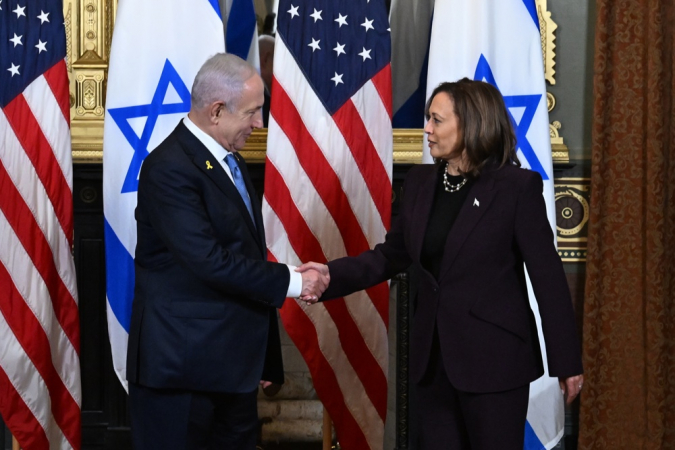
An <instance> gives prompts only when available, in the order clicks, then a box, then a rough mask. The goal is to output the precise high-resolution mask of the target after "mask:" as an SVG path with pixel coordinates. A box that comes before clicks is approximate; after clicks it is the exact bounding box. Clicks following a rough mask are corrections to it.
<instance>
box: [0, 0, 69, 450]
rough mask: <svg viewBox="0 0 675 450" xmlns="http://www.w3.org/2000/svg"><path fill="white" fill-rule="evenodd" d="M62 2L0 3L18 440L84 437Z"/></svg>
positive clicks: (1, 223) (0, 162) (3, 298)
mask: <svg viewBox="0 0 675 450" xmlns="http://www.w3.org/2000/svg"><path fill="white" fill-rule="evenodd" d="M62 8H63V6H62V3H61V2H60V1H48V0H36V1H32V2H17V1H14V0H9V1H3V2H2V3H1V4H0V86H2V93H1V94H0V108H1V111H0V191H1V192H2V194H1V195H0V236H2V245H1V246H0V293H1V294H0V342H1V343H2V345H1V346H0V413H2V417H3V420H4V421H5V423H6V424H7V426H8V428H9V429H10V431H11V432H12V434H13V435H14V436H15V437H16V438H17V440H18V441H19V443H20V445H21V447H22V448H24V449H70V448H76V449H78V448H80V440H81V438H80V404H81V388H80V363H79V346H80V335H79V318H78V309H77V289H76V281H75V267H74V264H73V258H72V254H71V248H72V245H73V203H72V160H71V152H70V151H71V148H70V128H69V116H70V110H69V93H68V76H67V72H66V63H65V55H66V50H65V49H66V44H65V29H64V25H63V13H62Z"/></svg>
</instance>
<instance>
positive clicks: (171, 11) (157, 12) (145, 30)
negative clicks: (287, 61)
mask: <svg viewBox="0 0 675 450" xmlns="http://www.w3.org/2000/svg"><path fill="white" fill-rule="evenodd" d="M224 50H225V36H224V31H223V23H222V20H221V15H220V8H219V5H218V0H170V1H169V0H120V2H119V4H118V10H117V18H116V21H115V31H114V34H113V40H112V48H111V54H110V70H109V71H108V92H107V100H106V110H105V126H104V132H103V198H104V215H105V225H104V226H105V250H106V280H107V286H106V299H107V314H108V334H109V336H110V347H111V349H112V356H113V366H114V369H115V373H116V374H117V376H118V377H119V379H120V381H121V382H122V385H123V386H124V388H125V389H127V390H128V386H127V381H126V357H127V340H128V336H129V322H130V320H131V302H132V300H133V291H134V254H135V250H136V220H135V219H134V209H135V208H136V193H137V190H138V175H139V173H140V170H141V164H142V163H143V160H144V159H145V157H146V156H147V155H148V153H149V152H150V151H151V150H152V149H153V148H155V147H156V146H157V145H158V144H159V143H160V142H162V140H164V138H165V137H166V136H167V135H168V134H169V133H170V132H171V131H172V130H173V129H174V128H175V126H176V124H177V123H178V121H179V120H181V119H182V118H183V117H184V116H185V115H186V114H187V112H188V111H189V110H190V89H191V88H192V82H193V81H194V78H195V75H196V74H197V71H198V70H199V68H200V67H201V65H202V64H203V63H204V62H205V61H206V60H207V59H208V58H209V57H210V56H212V55H214V54H216V53H221V52H223V51H224Z"/></svg>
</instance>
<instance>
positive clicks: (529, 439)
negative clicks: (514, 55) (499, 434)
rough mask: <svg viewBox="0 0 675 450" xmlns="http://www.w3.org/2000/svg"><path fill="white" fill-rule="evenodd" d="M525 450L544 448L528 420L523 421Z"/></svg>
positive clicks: (543, 449) (544, 449)
mask: <svg viewBox="0 0 675 450" xmlns="http://www.w3.org/2000/svg"><path fill="white" fill-rule="evenodd" d="M524 448H525V450H546V447H544V444H542V443H541V441H540V440H539V438H538V437H537V433H535V432H534V430H533V429H532V426H531V425H530V422H528V421H526V422H525V446H524Z"/></svg>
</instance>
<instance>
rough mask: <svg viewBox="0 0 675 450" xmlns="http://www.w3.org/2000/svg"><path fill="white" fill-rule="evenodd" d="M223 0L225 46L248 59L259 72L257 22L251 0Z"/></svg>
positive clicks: (233, 52) (231, 51)
mask: <svg viewBox="0 0 675 450" xmlns="http://www.w3.org/2000/svg"><path fill="white" fill-rule="evenodd" d="M224 1H225V18H224V20H223V22H224V25H225V48H226V50H227V53H232V54H234V55H237V56H238V57H240V58H241V59H245V60H246V61H248V63H249V64H250V65H252V66H253V67H255V68H256V69H257V70H258V73H260V54H259V52H258V22H257V19H256V15H255V8H254V6H253V0H224Z"/></svg>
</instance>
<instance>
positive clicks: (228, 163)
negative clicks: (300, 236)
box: [127, 54, 328, 450]
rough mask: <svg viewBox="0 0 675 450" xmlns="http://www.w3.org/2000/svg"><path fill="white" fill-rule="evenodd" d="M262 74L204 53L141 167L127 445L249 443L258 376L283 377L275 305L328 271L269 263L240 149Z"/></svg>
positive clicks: (254, 118) (320, 281)
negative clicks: (187, 106) (172, 125)
mask: <svg viewBox="0 0 675 450" xmlns="http://www.w3.org/2000/svg"><path fill="white" fill-rule="evenodd" d="M262 105H263V82H262V80H261V79H260V77H259V76H258V74H257V73H256V71H255V69H253V68H252V67H251V66H250V65H249V64H248V63H246V62H245V61H243V60H242V59H240V58H238V57H236V56H234V55H228V54H218V55H215V56H214V57H212V58H211V59H209V60H208V61H207V62H206V63H205V64H204V66H202V68H201V69H200V71H199V73H198V74H197V76H196V78H195V81H194V85H193V88H192V105H191V110H190V113H189V114H188V116H187V117H186V118H184V119H183V120H182V121H181V122H180V123H179V124H178V126H177V127H176V129H175V130H174V131H173V132H172V133H171V134H170V135H169V136H168V137H167V138H166V139H165V140H164V142H162V143H161V144H160V145H159V146H158V147H157V148H156V149H155V150H154V151H153V152H152V153H151V154H150V155H149V156H148V157H147V158H146V160H145V161H144V163H143V168H142V170H141V174H140V179H139V189H138V207H137V208H136V221H137V227H138V244H137V246H136V257H135V267H136V286H135V296H134V302H133V311H132V317H131V329H130V333H129V350H128V355H127V378H128V380H129V396H130V409H131V423H132V434H133V441H134V447H135V448H136V449H137V450H138V449H193V448H194V449H242V450H243V449H246V450H252V449H254V448H255V440H256V436H257V425H258V423H257V408H256V394H257V388H258V384H259V383H270V382H274V383H282V382H283V366H282V361H281V348H280V341H279V330H278V323H277V315H276V308H280V307H281V306H282V305H283V303H284V300H285V299H286V297H297V296H299V295H301V294H303V293H304V294H306V293H308V292H310V291H311V290H315V289H316V290H317V292H318V291H322V290H323V289H324V288H325V286H326V284H327V281H328V280H327V279H326V278H325V277H324V276H322V275H320V274H318V273H317V272H313V273H309V274H307V273H303V274H299V273H297V272H295V271H294V270H293V267H290V266H287V265H285V264H278V263H273V262H268V261H267V260H266V254H267V252H266V245H265V234H264V229H263V221H262V214H261V209H260V205H259V203H258V201H256V196H255V191H254V189H253V186H252V184H251V180H250V178H249V176H248V172H247V169H246V165H245V163H244V160H243V158H242V157H241V156H240V155H239V154H238V153H237V151H238V150H240V149H241V148H242V147H243V146H244V144H245V142H246V139H247V138H248V136H249V135H250V134H251V132H252V131H253V129H255V128H260V127H262V118H261V108H262Z"/></svg>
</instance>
